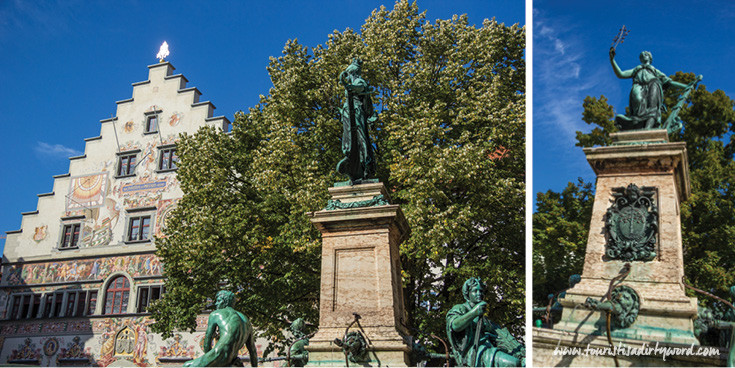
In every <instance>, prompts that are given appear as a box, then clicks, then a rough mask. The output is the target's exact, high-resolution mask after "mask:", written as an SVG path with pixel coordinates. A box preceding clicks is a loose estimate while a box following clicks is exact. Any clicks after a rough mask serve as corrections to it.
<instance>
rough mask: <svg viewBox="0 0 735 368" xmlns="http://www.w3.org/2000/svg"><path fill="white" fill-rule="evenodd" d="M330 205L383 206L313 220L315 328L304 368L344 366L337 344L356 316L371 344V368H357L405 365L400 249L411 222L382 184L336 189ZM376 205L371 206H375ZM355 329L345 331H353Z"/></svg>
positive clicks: (342, 211)
mask: <svg viewBox="0 0 735 368" xmlns="http://www.w3.org/2000/svg"><path fill="white" fill-rule="evenodd" d="M329 192H330V194H332V199H333V200H339V201H340V202H341V203H342V204H348V203H353V204H356V203H357V202H362V203H366V202H370V201H371V200H373V199H374V198H376V196H378V195H382V196H383V198H384V199H385V201H381V202H379V203H377V205H376V203H371V206H369V207H355V208H344V209H334V210H321V211H317V212H313V213H311V214H309V215H310V217H311V221H312V223H313V224H314V225H315V226H316V227H317V228H318V229H319V231H321V233H322V272H321V294H320V305H319V330H318V332H317V334H316V335H315V336H314V337H313V338H311V339H310V343H309V346H308V347H307V348H308V350H309V365H310V366H315V365H326V366H335V365H337V366H340V365H344V364H345V357H344V354H343V353H342V350H341V348H339V347H338V346H336V345H335V344H334V342H333V341H334V339H335V338H340V339H342V338H343V336H344V334H345V329H346V328H347V326H348V325H349V324H350V323H351V322H352V321H354V315H353V313H358V314H359V315H360V316H361V317H362V319H361V320H360V324H361V325H362V327H363V328H364V332H365V336H366V337H367V339H368V340H369V345H370V349H369V357H370V362H368V363H360V364H358V363H351V365H362V366H407V365H408V364H409V360H408V353H409V352H410V347H409V345H408V344H407V343H406V341H405V339H404V336H407V335H408V331H407V330H406V329H405V327H403V323H405V322H404V321H406V318H407V317H406V311H405V307H404V302H403V287H402V284H401V264H400V257H399V250H398V246H399V245H400V243H401V242H402V241H403V240H404V239H405V237H406V236H407V235H408V233H409V228H408V223H407V222H406V219H405V217H404V216H403V212H402V211H401V209H400V207H399V206H398V205H391V204H385V203H390V196H389V194H388V193H387V191H386V189H385V186H384V185H383V184H382V183H372V184H361V185H354V186H342V187H333V188H330V189H329ZM373 202H375V201H373ZM347 207H349V205H348V206H347ZM357 330H358V327H357V324H355V325H353V327H352V328H351V329H350V331H357Z"/></svg>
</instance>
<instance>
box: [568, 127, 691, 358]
mask: <svg viewBox="0 0 735 368" xmlns="http://www.w3.org/2000/svg"><path fill="white" fill-rule="evenodd" d="M612 138H613V142H614V144H613V145H612V146H608V147H597V148H586V149H584V152H585V154H586V155H587V161H588V162H589V163H590V165H591V166H592V168H593V169H594V171H595V174H597V191H596V195H595V203H594V206H593V209H592V221H591V225H590V233H589V238H588V241H587V252H586V255H585V260H584V270H583V271H582V281H581V282H580V283H579V284H577V285H576V286H575V287H574V288H573V289H571V290H569V291H568V292H567V296H566V298H564V299H561V300H560V302H561V304H562V305H563V306H564V307H565V308H564V311H563V313H562V319H561V321H560V323H559V324H557V325H556V326H555V328H556V329H561V330H567V331H575V332H577V333H595V332H601V331H604V330H605V316H606V314H605V313H604V312H593V311H589V310H586V309H584V308H581V307H580V308H577V309H576V310H574V307H575V306H576V305H578V304H582V303H584V302H585V300H586V299H587V297H592V298H595V299H598V300H599V299H600V298H601V297H602V296H603V295H605V294H606V293H607V290H608V287H609V285H610V281H611V280H612V279H613V278H614V277H616V276H617V275H618V274H619V273H620V270H621V269H622V268H623V266H624V265H625V263H630V264H631V271H630V274H629V275H628V276H627V277H626V278H625V280H624V281H623V282H622V284H621V285H626V286H629V287H631V288H633V289H634V290H635V291H636V292H637V293H638V295H639V296H640V312H639V314H638V318H637V319H636V321H635V323H633V325H631V326H630V327H628V328H624V329H618V330H616V331H613V336H616V337H621V338H632V339H640V340H649V341H661V342H670V343H679V344H693V343H694V344H698V341H697V339H696V338H695V337H694V333H693V322H692V318H693V317H695V316H696V315H697V299H696V298H690V297H688V296H686V294H685V292H684V290H685V289H684V286H683V284H682V283H681V279H682V276H684V260H683V253H682V241H681V222H680V216H679V204H680V203H681V202H682V201H684V200H686V199H687V198H688V197H689V195H690V193H691V191H690V188H689V166H688V163H687V153H686V146H685V143H683V142H677V143H669V142H668V138H667V135H666V131H663V130H660V131H637V132H624V133H618V134H614V135H612ZM646 142H656V143H646ZM659 142H660V143H659ZM631 183H632V184H636V185H637V186H638V187H652V188H654V192H655V193H654V196H653V199H654V203H655V205H656V206H657V208H658V234H657V235H656V237H657V238H656V245H655V247H656V249H655V250H656V257H655V258H654V259H653V260H652V261H632V262H625V261H622V260H612V259H608V258H607V256H606V255H605V250H606V247H607V243H608V241H609V234H608V233H607V231H606V229H605V221H606V212H607V210H608V208H610V206H611V205H612V204H613V188H620V187H623V188H624V187H627V186H628V185H629V184H631Z"/></svg>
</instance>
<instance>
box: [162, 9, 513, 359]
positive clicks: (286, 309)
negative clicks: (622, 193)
mask: <svg viewBox="0 0 735 368" xmlns="http://www.w3.org/2000/svg"><path fill="white" fill-rule="evenodd" d="M524 43H525V39H524V29H523V27H519V26H517V25H514V26H510V27H508V26H505V25H503V24H498V23H497V22H495V21H494V20H485V21H484V22H483V24H482V26H481V27H476V26H474V25H470V24H469V23H468V20H467V17H466V16H454V17H452V19H449V20H437V21H435V22H433V23H432V22H429V21H427V20H426V19H425V14H424V13H422V12H419V9H418V6H417V5H416V4H415V3H414V4H410V3H408V2H406V1H401V2H398V3H396V4H395V7H394V8H393V10H387V9H385V8H383V7H381V8H380V9H376V10H375V11H373V13H372V14H371V15H370V17H369V18H368V19H367V20H366V22H365V24H364V25H363V26H362V28H361V29H360V32H356V31H354V30H351V29H347V30H345V31H344V32H337V31H335V32H334V33H332V34H330V35H329V37H328V40H327V42H326V43H325V44H323V45H318V46H316V47H313V48H309V47H306V46H303V45H301V44H299V43H298V41H297V40H291V41H288V42H287V43H286V46H285V48H284V50H283V55H282V56H280V57H278V58H271V60H270V64H269V66H268V68H267V69H268V72H269V74H270V77H271V80H272V82H273V88H271V90H270V91H269V93H268V95H267V96H261V101H260V103H259V104H258V105H257V106H255V107H253V108H250V109H249V111H248V112H247V113H239V114H238V115H237V116H236V118H235V122H234V123H233V129H232V133H230V134H226V133H222V132H218V131H215V130H213V129H203V130H201V131H199V132H198V133H196V134H194V135H193V136H186V135H185V136H183V137H182V138H181V141H180V143H179V150H180V151H179V152H180V158H181V165H180V168H179V172H178V179H179V181H180V182H181V185H182V189H183V191H184V197H183V199H182V200H181V201H180V203H179V205H178V207H177V209H176V210H175V211H174V213H173V217H172V218H171V221H170V222H169V225H168V228H167V237H166V238H163V239H158V241H157V244H158V249H159V251H158V252H159V253H158V254H159V256H160V257H162V259H163V261H164V263H165V266H166V267H165V276H166V277H167V281H166V291H167V294H166V296H165V298H163V299H162V300H161V301H160V302H159V303H157V304H155V306H153V307H152V310H153V315H154V318H155V319H156V324H155V325H154V328H155V329H156V330H157V331H159V332H162V333H164V335H165V334H168V333H170V332H171V331H172V330H173V329H175V328H178V329H191V328H193V327H194V319H195V316H196V315H197V313H199V312H200V311H201V309H203V308H204V307H205V306H206V303H207V299H208V298H210V299H211V298H213V297H214V294H215V293H216V292H217V289H218V288H217V285H223V286H224V287H226V288H228V289H230V290H232V291H234V292H235V293H236V294H237V296H238V305H237V308H238V309H240V310H241V311H243V312H244V313H245V314H246V315H247V316H249V317H252V320H253V324H254V325H255V326H256V327H257V329H259V330H260V331H261V334H262V335H264V336H265V337H267V338H269V339H270V340H271V341H274V342H276V345H279V344H280V345H279V346H283V341H284V336H283V333H282V331H283V329H284V328H285V327H286V326H287V325H286V322H287V321H292V320H294V319H295V318H297V317H303V318H305V320H306V321H308V322H310V323H311V324H313V325H317V324H318V301H319V274H320V251H321V249H320V246H321V241H320V234H319V232H318V231H317V230H316V229H315V228H314V226H312V225H311V223H310V222H309V219H308V217H307V216H306V213H307V212H310V211H316V210H319V209H321V208H323V207H324V206H325V204H326V202H327V200H328V198H329V194H328V192H327V188H328V187H330V186H332V185H333V183H334V182H337V181H342V180H345V178H343V177H339V176H338V174H336V172H335V170H334V167H335V165H336V163H337V162H338V161H339V160H340V159H341V149H340V145H341V143H340V138H341V132H342V126H341V123H340V119H339V108H340V106H341V105H342V98H343V94H344V90H343V87H342V86H341V85H340V84H339V82H338V80H337V76H338V75H339V73H340V72H341V71H342V70H344V68H345V67H346V66H347V65H349V63H350V61H351V60H352V59H353V58H355V57H359V58H361V59H362V60H363V62H364V64H363V78H364V79H365V80H367V81H368V82H369V83H370V85H371V86H372V87H373V89H374V95H373V101H374V103H375V105H376V106H377V109H378V112H379V120H378V123H377V124H376V126H375V127H374V129H373V131H372V134H373V141H374V142H377V151H376V156H377V161H378V170H377V176H378V178H379V179H380V181H381V182H383V183H385V185H386V186H387V187H388V190H389V191H390V195H391V197H392V201H393V202H394V203H396V204H400V205H401V208H402V209H403V211H404V213H405V215H406V218H407V220H408V222H409V225H410V227H411V229H412V232H411V236H410V238H409V239H407V240H406V241H405V242H404V243H403V244H402V245H401V260H402V264H403V286H404V293H405V300H406V304H407V305H406V307H407V309H408V312H409V321H406V324H407V325H409V327H410V328H413V329H414V330H415V331H416V332H415V335H416V336H417V337H419V338H426V337H428V336H429V334H430V333H435V334H437V335H440V336H443V335H444V334H445V332H444V322H443V321H444V318H445V316H446V313H447V311H448V310H449V308H451V306H452V305H454V304H457V303H460V302H463V298H462V293H461V287H462V283H463V282H464V281H465V279H467V278H468V277H470V276H479V277H481V278H483V279H484V280H485V282H486V283H487V284H488V285H489V288H488V294H489V295H488V296H487V297H486V299H487V300H488V301H490V304H491V306H492V307H491V310H490V311H488V316H489V317H490V318H491V319H493V320H494V321H496V322H498V323H500V324H503V325H508V327H510V329H511V331H512V332H513V333H514V334H515V335H516V336H522V335H523V333H524V318H523V315H524V300H525V298H524V294H525V287H524V231H523V229H524V193H525V188H524V179H525V178H524V170H525V150H524V149H525V96H524V84H525V64H524V60H523V50H524V46H525V45H524Z"/></svg>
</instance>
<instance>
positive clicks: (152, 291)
mask: <svg viewBox="0 0 735 368" xmlns="http://www.w3.org/2000/svg"><path fill="white" fill-rule="evenodd" d="M163 292H164V290H163V286H162V285H154V286H143V287H141V288H139V289H138V313H147V312H148V305H150V304H151V302H152V301H154V300H158V299H161V296H162V295H163Z"/></svg>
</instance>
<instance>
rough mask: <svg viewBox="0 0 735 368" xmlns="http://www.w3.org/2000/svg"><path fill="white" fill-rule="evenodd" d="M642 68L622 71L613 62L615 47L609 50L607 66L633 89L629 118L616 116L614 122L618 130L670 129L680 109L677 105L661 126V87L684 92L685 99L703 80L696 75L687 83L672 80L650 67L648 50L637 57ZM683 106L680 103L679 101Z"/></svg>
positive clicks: (651, 58) (650, 59)
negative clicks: (610, 65)
mask: <svg viewBox="0 0 735 368" xmlns="http://www.w3.org/2000/svg"><path fill="white" fill-rule="evenodd" d="M639 58H640V60H641V65H638V66H637V67H635V68H633V69H629V70H622V69H620V67H619V66H618V63H617V62H615V47H611V48H610V64H612V68H613V71H614V72H615V75H616V76H617V77H618V78H621V79H627V78H630V79H633V88H631V90H630V99H629V105H628V107H629V111H628V115H622V114H619V115H617V116H616V117H615V123H616V125H617V126H618V128H619V129H620V130H636V129H647V130H648V129H669V128H670V127H667V126H666V125H672V124H674V122H675V121H678V118H677V116H676V115H677V114H678V110H679V109H681V106H679V104H677V107H678V109H677V108H676V107H675V108H674V109H673V110H672V114H671V116H670V117H669V119H667V121H666V123H667V124H663V125H662V124H661V110H662V109H663V101H664V87H666V88H674V89H684V90H685V92H684V93H685V96H684V97H685V98H686V96H687V95H688V94H689V92H690V91H691V90H692V89H693V88H694V86H695V84H696V83H697V82H699V81H700V80H701V79H702V76H699V77H698V79H695V80H694V81H693V82H692V83H690V84H683V83H679V82H675V81H673V80H671V78H669V77H667V76H666V74H664V73H662V72H661V71H659V70H658V69H656V68H654V67H653V65H651V62H652V61H653V55H652V54H651V53H650V52H648V51H643V52H641V54H640V57H639ZM680 102H681V103H683V100H681V99H680Z"/></svg>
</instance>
